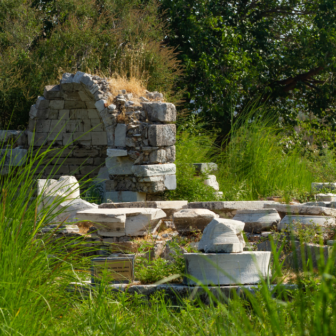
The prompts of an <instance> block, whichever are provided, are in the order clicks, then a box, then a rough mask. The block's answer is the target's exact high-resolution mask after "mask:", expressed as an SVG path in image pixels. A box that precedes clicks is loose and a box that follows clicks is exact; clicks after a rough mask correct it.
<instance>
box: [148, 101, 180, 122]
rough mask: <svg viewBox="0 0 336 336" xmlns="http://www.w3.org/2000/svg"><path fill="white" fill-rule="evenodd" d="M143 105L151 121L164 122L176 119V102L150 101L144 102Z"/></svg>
mask: <svg viewBox="0 0 336 336" xmlns="http://www.w3.org/2000/svg"><path fill="white" fill-rule="evenodd" d="M142 106H143V108H144V110H145V111H146V112H147V115H148V120H149V121H154V122H155V121H158V122H163V123H169V122H175V121H176V108H175V105H174V104H171V103H161V102H149V103H142Z"/></svg>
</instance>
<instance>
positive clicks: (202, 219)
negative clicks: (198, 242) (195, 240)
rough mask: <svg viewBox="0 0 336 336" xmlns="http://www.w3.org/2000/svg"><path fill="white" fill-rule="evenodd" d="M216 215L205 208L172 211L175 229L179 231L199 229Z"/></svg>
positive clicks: (203, 227)
mask: <svg viewBox="0 0 336 336" xmlns="http://www.w3.org/2000/svg"><path fill="white" fill-rule="evenodd" d="M217 217H218V215H217V214H215V213H214V212H212V211H210V210H206V209H182V210H180V211H178V212H175V213H174V216H173V220H174V224H175V227H176V230H177V231H178V232H180V233H186V232H192V231H195V230H200V231H202V232H203V230H204V229H205V227H206V226H207V225H208V224H209V223H210V222H211V221H212V220H213V219H214V218H217Z"/></svg>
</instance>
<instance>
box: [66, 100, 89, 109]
mask: <svg viewBox="0 0 336 336" xmlns="http://www.w3.org/2000/svg"><path fill="white" fill-rule="evenodd" d="M64 109H66V110H72V109H86V104H85V102H82V101H79V100H66V101H64Z"/></svg>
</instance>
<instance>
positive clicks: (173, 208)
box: [98, 201, 188, 219]
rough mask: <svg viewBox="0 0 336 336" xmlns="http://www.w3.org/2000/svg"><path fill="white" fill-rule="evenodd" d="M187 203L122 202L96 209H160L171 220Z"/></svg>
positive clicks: (104, 204)
mask: <svg viewBox="0 0 336 336" xmlns="http://www.w3.org/2000/svg"><path fill="white" fill-rule="evenodd" d="M187 205H188V201H146V202H124V203H103V204H100V205H99V206H98V207H99V208H100V209H117V208H154V209H161V210H163V211H164V212H165V213H166V217H167V218H168V219H172V218H173V214H174V213H175V212H177V211H179V210H181V209H184V208H186V207H187Z"/></svg>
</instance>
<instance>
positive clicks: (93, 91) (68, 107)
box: [28, 72, 176, 202]
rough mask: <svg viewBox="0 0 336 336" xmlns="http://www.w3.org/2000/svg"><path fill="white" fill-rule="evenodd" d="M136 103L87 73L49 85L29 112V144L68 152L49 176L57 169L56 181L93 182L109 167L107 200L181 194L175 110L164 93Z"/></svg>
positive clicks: (48, 171) (100, 79)
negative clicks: (68, 178)
mask: <svg viewBox="0 0 336 336" xmlns="http://www.w3.org/2000/svg"><path fill="white" fill-rule="evenodd" d="M131 99H132V94H131V93H127V92H126V91H125V90H121V92H120V93H119V94H118V95H117V96H115V97H114V96H113V95H112V93H111V92H110V88H109V84H108V82H107V81H106V80H105V79H102V78H100V77H98V76H92V75H89V74H87V73H83V72H77V73H76V74H75V75H74V74H70V73H65V74H64V75H63V77H62V79H61V81H60V84H58V85H50V86H46V87H45V89H44V95H43V97H38V99H37V101H36V104H34V105H33V106H32V107H31V110H30V113H29V115H30V121H29V129H28V145H29V146H33V147H36V148H40V147H41V146H42V147H44V146H48V145H50V144H52V146H53V147H56V148H60V150H63V149H64V146H68V147H67V148H66V150H63V153H62V156H63V157H64V159H63V160H61V161H58V162H55V163H53V165H51V166H50V167H48V168H47V169H46V171H45V173H44V174H45V176H43V177H44V178H47V177H49V174H50V172H51V170H53V177H54V178H58V177H59V176H61V175H75V176H76V177H77V179H82V178H84V177H85V176H86V177H89V178H92V177H96V176H97V174H98V171H99V169H100V168H102V167H105V168H104V169H105V171H106V174H107V176H108V178H109V179H110V180H109V181H108V183H106V189H105V190H106V195H107V196H106V198H109V199H111V200H113V201H115V202H116V201H136V200H146V199H147V200H148V199H152V198H151V195H157V194H159V193H162V192H163V191H165V190H170V189H175V188H176V176H175V172H176V167H175V165H174V164H173V162H174V161H175V139H176V126H175V124H174V122H175V121H176V109H175V106H174V105H173V104H171V103H166V102H163V101H162V99H163V96H162V94H159V93H150V92H148V93H147V98H144V97H140V99H138V101H137V102H136V103H135V102H133V101H132V100H131ZM108 101H109V102H110V103H108ZM112 102H113V103H112ZM60 163H61V164H60ZM55 172H56V173H55Z"/></svg>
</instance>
